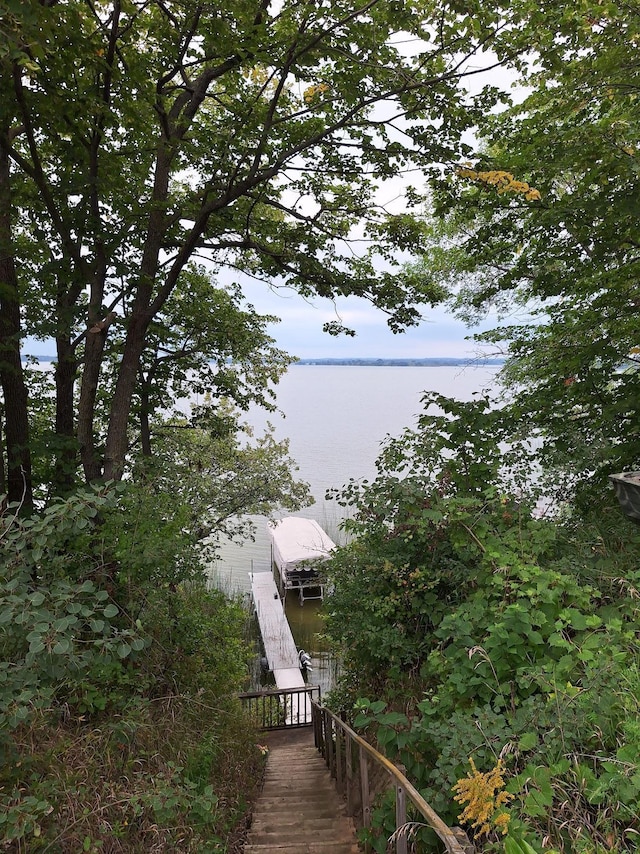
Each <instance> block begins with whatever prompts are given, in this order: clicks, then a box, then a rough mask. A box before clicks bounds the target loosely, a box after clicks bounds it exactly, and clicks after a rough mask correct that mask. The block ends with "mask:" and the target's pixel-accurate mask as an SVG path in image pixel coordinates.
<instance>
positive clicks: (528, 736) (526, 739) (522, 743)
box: [518, 732, 538, 750]
mask: <svg viewBox="0 0 640 854" xmlns="http://www.w3.org/2000/svg"><path fill="white" fill-rule="evenodd" d="M537 744H538V734H537V733H535V732H525V733H523V734H522V735H521V736H520V738H519V739H518V748H519V749H520V750H533V748H534V747H536V746H537Z"/></svg>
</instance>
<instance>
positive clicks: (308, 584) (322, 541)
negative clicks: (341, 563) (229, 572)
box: [267, 516, 336, 605]
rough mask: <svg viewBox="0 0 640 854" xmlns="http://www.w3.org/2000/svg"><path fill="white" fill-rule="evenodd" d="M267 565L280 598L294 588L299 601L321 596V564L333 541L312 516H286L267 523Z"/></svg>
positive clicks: (302, 602)
mask: <svg viewBox="0 0 640 854" xmlns="http://www.w3.org/2000/svg"><path fill="white" fill-rule="evenodd" d="M267 530H268V533H269V539H270V540H271V566H272V569H273V574H274V578H275V582H276V585H277V587H278V591H279V593H280V596H281V597H282V599H285V598H286V595H287V591H289V590H295V591H296V592H297V594H298V600H299V602H300V605H304V603H305V601H306V600H307V599H324V587H325V585H324V579H323V578H322V574H321V564H322V563H323V562H324V561H326V560H328V559H329V558H330V557H331V553H332V551H333V550H334V549H335V547H336V545H335V543H334V542H333V540H331V538H330V537H329V535H328V534H327V533H326V532H325V531H323V530H322V528H321V527H320V525H319V524H318V523H317V522H316V521H315V519H305V518H303V517H301V516H286V517H285V518H284V519H278V520H277V521H275V522H270V523H269V525H268V529H267Z"/></svg>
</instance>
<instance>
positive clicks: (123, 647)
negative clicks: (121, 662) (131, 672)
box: [117, 641, 131, 658]
mask: <svg viewBox="0 0 640 854" xmlns="http://www.w3.org/2000/svg"><path fill="white" fill-rule="evenodd" d="M117 652H118V655H119V656H120V658H126V657H127V656H128V655H129V654H130V653H131V647H130V646H129V644H128V643H125V642H124V641H123V642H122V643H120V644H118V650H117Z"/></svg>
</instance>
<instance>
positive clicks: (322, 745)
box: [311, 700, 468, 854]
mask: <svg viewBox="0 0 640 854" xmlns="http://www.w3.org/2000/svg"><path fill="white" fill-rule="evenodd" d="M311 709H312V712H313V718H314V735H315V743H316V747H317V748H318V749H319V750H320V751H321V753H322V755H323V756H324V759H325V762H326V764H327V766H328V767H329V770H330V771H331V774H332V776H335V777H336V785H337V788H338V791H340V792H343V790H344V787H345V778H346V783H347V793H346V794H347V804H348V807H349V806H350V803H349V802H350V791H349V788H348V784H349V780H350V777H353V768H352V767H351V763H352V751H351V744H356V745H357V746H358V749H359V752H360V794H361V801H362V823H363V825H364V827H370V824H371V814H370V810H371V806H370V801H369V782H368V769H367V765H366V754H368V755H369V756H370V757H371V758H372V759H374V760H375V762H377V763H378V765H380V766H382V768H384V770H385V771H387V773H388V774H389V775H390V776H391V778H392V780H393V781H394V783H395V789H396V829H395V832H394V834H393V836H394V837H395V842H396V852H397V854H406V851H407V838H406V834H403V833H402V832H398V831H401V828H402V827H403V826H405V825H406V821H407V816H406V798H409V800H410V801H411V803H412V804H413V805H414V806H415V807H416V809H417V810H418V812H420V813H421V814H422V816H423V818H424V819H425V822H426V824H428V825H429V827H431V828H432V830H434V831H435V833H436V834H437V835H438V836H439V838H440V839H441V840H442V842H443V843H444V845H445V847H446V849H447V851H448V852H449V854H466V851H465V848H464V847H463V845H462V844H461V842H460V837H459V836H458V835H457V833H456V831H454V830H452V829H451V828H450V827H448V826H447V825H446V824H445V823H444V821H443V820H442V819H441V818H440V816H439V815H438V814H437V813H436V811H435V810H434V809H433V808H432V807H430V806H429V804H428V803H427V802H426V801H425V799H424V798H423V797H422V795H421V794H420V792H419V791H418V790H417V789H416V788H415V786H414V785H413V784H412V783H410V782H409V780H407V778H406V777H405V776H404V774H403V773H402V772H401V771H400V770H399V769H398V768H397V767H396V766H395V765H394V764H393V762H391V761H390V760H389V759H387V758H386V756H383V755H382V754H381V753H379V752H378V751H377V750H376V749H375V748H374V747H372V746H371V745H370V744H369V743H368V742H367V741H365V739H364V738H362V737H361V736H359V735H358V734H357V733H355V732H354V731H353V730H352V729H351V727H349V726H348V725H347V724H346V723H345V722H344V721H342V720H340V718H338V717H337V716H336V715H334V714H333V712H331V711H329V709H327V708H326V707H325V706H321V705H320V704H319V703H317V702H316V701H315V700H312V701H311ZM334 729H335V743H334V732H333V730H334ZM341 741H344V743H345V750H344V754H345V755H344V759H345V760H346V762H345V765H346V767H345V768H343V757H342V752H343V751H342V747H341ZM467 850H468V848H467Z"/></svg>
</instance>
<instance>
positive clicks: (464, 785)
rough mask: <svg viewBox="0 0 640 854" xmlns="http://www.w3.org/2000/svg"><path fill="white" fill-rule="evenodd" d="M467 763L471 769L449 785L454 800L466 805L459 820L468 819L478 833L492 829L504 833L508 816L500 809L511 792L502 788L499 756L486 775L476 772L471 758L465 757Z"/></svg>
mask: <svg viewBox="0 0 640 854" xmlns="http://www.w3.org/2000/svg"><path fill="white" fill-rule="evenodd" d="M469 764H470V765H471V772H470V773H469V774H467V776H466V777H465V778H463V779H462V780H458V782H457V783H456V784H455V786H454V787H453V791H454V792H456V795H455V797H454V800H455V801H456V802H457V803H459V804H466V806H465V808H464V809H463V811H462V813H461V815H460V820H461V821H468V822H470V823H471V826H472V827H473V828H474V829H475V830H477V831H478V835H479V836H481V835H483V834H484V835H488V834H489V833H490V831H491V830H492V829H494V830H497V831H499V832H500V833H502V834H503V835H505V834H506V833H507V831H508V829H509V820H510V818H511V816H510V815H509V813H508V812H506V811H505V810H503V809H501V808H502V807H504V805H505V804H506V803H508V802H509V801H510V800H511V799H512V797H513V795H510V794H509V793H508V792H505V791H504V785H505V784H504V777H503V771H504V766H503V763H502V759H499V760H498V763H497V765H496V766H495V767H494V768H492V769H491V771H487V772H486V774H483V773H481V772H480V771H478V769H477V768H476V766H475V763H474V761H473V759H471V758H470V759H469Z"/></svg>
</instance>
